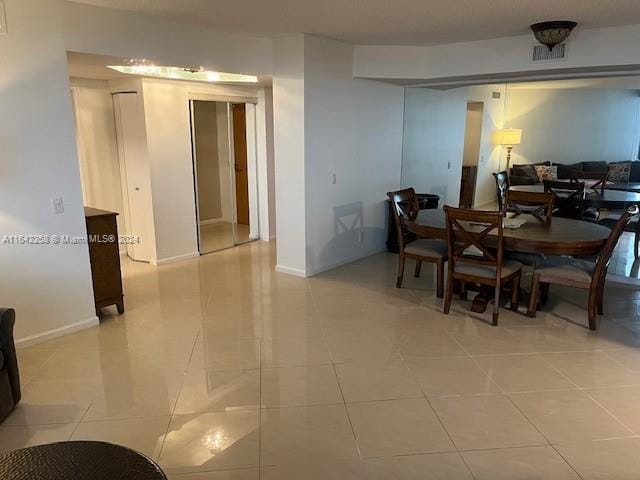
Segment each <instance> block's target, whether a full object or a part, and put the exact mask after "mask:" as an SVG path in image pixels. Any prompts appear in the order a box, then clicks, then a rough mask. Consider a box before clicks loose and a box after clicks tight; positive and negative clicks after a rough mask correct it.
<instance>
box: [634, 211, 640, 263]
mask: <svg viewBox="0 0 640 480" xmlns="http://www.w3.org/2000/svg"><path fill="white" fill-rule="evenodd" d="M639 242H640V220H638V226H637V227H636V234H635V238H634V241H633V254H634V256H635V257H636V258H638V257H640V254H639V253H638V243H639Z"/></svg>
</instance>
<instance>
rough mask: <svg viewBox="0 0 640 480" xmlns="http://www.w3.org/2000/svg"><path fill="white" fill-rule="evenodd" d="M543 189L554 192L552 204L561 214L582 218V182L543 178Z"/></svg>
mask: <svg viewBox="0 0 640 480" xmlns="http://www.w3.org/2000/svg"><path fill="white" fill-rule="evenodd" d="M542 183H543V185H544V191H545V192H549V193H553V194H554V204H555V206H556V207H557V208H558V210H559V212H560V214H561V216H565V217H571V218H577V219H578V220H580V219H582V214H583V213H584V182H574V181H568V182H566V181H561V180H544V181H543V182H542Z"/></svg>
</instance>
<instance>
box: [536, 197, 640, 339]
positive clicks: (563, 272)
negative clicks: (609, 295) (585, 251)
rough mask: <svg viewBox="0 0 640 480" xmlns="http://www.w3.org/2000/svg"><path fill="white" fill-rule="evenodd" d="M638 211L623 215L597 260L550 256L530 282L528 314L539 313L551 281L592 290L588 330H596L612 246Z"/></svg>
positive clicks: (632, 210) (588, 307)
mask: <svg viewBox="0 0 640 480" xmlns="http://www.w3.org/2000/svg"><path fill="white" fill-rule="evenodd" d="M637 214H638V207H637V206H635V205H634V206H633V207H631V208H630V209H629V210H627V211H626V212H624V213H623V214H622V215H621V216H620V218H619V219H618V221H617V222H616V224H615V226H614V227H613V229H612V230H611V234H610V235H609V238H608V239H607V241H606V243H605V245H604V247H603V248H602V250H601V251H600V254H599V256H598V258H597V260H596V261H595V262H589V261H586V260H578V259H574V258H567V257H555V258H552V259H549V261H548V263H547V266H544V265H543V266H542V267H540V268H538V269H536V270H535V272H534V273H533V279H532V282H531V297H530V299H529V308H528V311H527V313H528V315H529V316H530V317H535V316H536V310H537V309H538V306H539V296H540V290H541V287H542V286H544V287H545V288H548V286H549V285H550V284H556V285H564V286H568V287H575V288H582V289H586V290H589V301H588V305H587V312H588V320H589V329H591V330H595V329H596V328H597V325H596V312H597V313H599V314H600V315H602V313H603V300H604V286H605V282H606V276H607V269H608V267H609V262H610V261H611V255H612V254H613V249H614V248H615V247H616V245H617V243H618V240H619V239H620V235H622V232H623V231H624V229H625V227H626V226H627V224H628V223H629V222H630V221H631V218H632V217H633V216H636V215H637Z"/></svg>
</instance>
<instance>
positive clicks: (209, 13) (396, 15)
mask: <svg viewBox="0 0 640 480" xmlns="http://www.w3.org/2000/svg"><path fill="white" fill-rule="evenodd" d="M72 1H75V2H78V3H86V4H90V5H96V6H101V7H109V8H117V9H121V10H127V11H132V12H133V11H135V12H141V13H146V14H152V15H160V16H164V17H171V18H174V19H176V20H181V21H186V22H189V23H195V24H200V25H205V26H209V27H214V28H221V29H225V30H234V31H240V32H245V33H250V34H255V35H259V36H280V35H285V34H292V33H309V34H315V35H321V36H325V37H329V38H334V39H337V40H342V41H345V42H350V43H354V44H363V45H365V44H366V45H376V44H377V45H433V44H439V43H450V42H461V41H469V40H482V39H487V38H497V37H504V36H511V35H519V34H526V33H527V32H529V29H528V26H529V25H530V24H531V23H534V22H538V21H543V20H554V19H555V20H558V19H562V20H575V21H577V22H578V23H579V24H580V26H581V27H583V28H592V27H600V26H613V25H629V24H635V23H640V7H639V5H638V0H72Z"/></svg>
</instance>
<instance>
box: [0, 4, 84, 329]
mask: <svg viewBox="0 0 640 480" xmlns="http://www.w3.org/2000/svg"><path fill="white" fill-rule="evenodd" d="M6 18H7V24H8V27H9V33H8V35H6V36H0V58H1V59H2V68H0V105H2V107H1V108H0V159H1V161H0V172H1V175H0V182H1V184H2V186H1V188H0V205H1V207H0V231H2V234H3V235H38V234H47V235H52V234H58V235H71V236H86V227H85V219H84V212H83V205H82V191H81V188H80V172H79V167H78V155H77V149H76V142H75V132H74V125H73V112H72V106H71V97H70V85H69V78H68V74H67V59H66V55H65V50H64V45H63V35H62V27H61V17H60V12H59V10H58V3H57V2H55V1H51V0H30V1H28V2H25V1H24V0H8V1H6ZM54 197H62V198H63V201H64V206H65V212H64V213H63V214H59V215H55V214H54V213H53V211H52V207H51V199H52V198H54ZM0 264H1V265H2V271H3V274H2V275H0V305H2V306H5V307H13V308H15V309H16V312H17V320H16V337H17V339H18V340H22V341H25V340H29V339H31V340H33V337H38V336H46V335H50V334H56V333H57V334H60V333H64V332H66V331H70V330H73V329H75V328H81V327H85V326H89V325H95V324H97V318H96V316H95V307H94V304H93V291H92V287H91V272H90V268H89V252H88V248H87V246H86V245H52V244H50V245H5V244H3V245H2V247H1V248H0Z"/></svg>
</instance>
